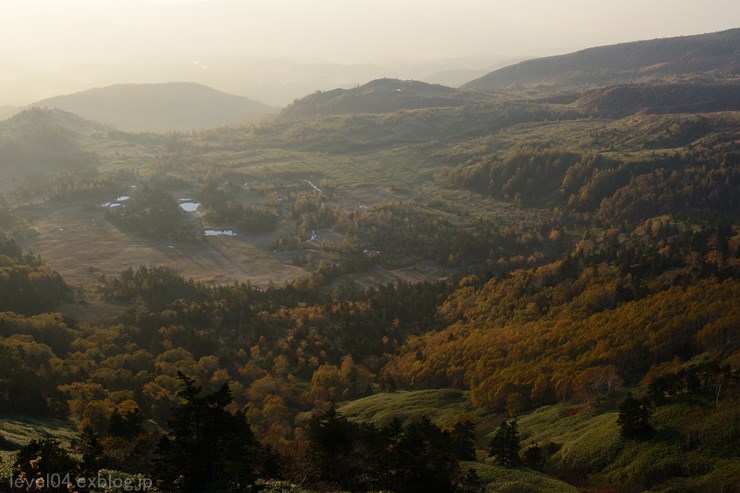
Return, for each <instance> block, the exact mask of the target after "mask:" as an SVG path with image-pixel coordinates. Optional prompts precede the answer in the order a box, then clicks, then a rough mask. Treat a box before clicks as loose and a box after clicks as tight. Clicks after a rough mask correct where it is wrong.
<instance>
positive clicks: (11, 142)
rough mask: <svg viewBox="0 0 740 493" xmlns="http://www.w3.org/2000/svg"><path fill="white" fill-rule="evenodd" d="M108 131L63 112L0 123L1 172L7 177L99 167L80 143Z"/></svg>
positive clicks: (30, 112) (33, 112) (28, 113)
mask: <svg viewBox="0 0 740 493" xmlns="http://www.w3.org/2000/svg"><path fill="white" fill-rule="evenodd" d="M106 130H107V128H106V127H105V126H104V125H101V124H97V123H93V122H89V121H87V120H85V119H83V118H80V117H79V116H77V115H73V114H71V113H68V112H65V111H62V110H46V109H40V108H31V109H27V110H24V111H22V112H20V113H18V114H17V115H15V116H14V117H12V118H9V119H7V120H5V121H2V122H0V172H2V173H4V174H5V175H4V176H6V177H7V176H11V175H14V174H27V173H29V172H34V171H64V170H69V169H73V168H81V167H84V166H87V165H91V164H97V162H98V159H97V157H96V156H95V155H94V154H92V153H90V152H87V151H85V150H83V149H82V146H81V145H80V141H81V140H82V139H83V138H85V137H89V136H93V135H96V134H100V133H102V132H105V131H106Z"/></svg>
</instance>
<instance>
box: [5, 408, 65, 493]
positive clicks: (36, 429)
mask: <svg viewBox="0 0 740 493" xmlns="http://www.w3.org/2000/svg"><path fill="white" fill-rule="evenodd" d="M0 437H2V438H3V439H4V441H5V442H6V444H7V445H12V446H14V447H15V446H21V445H25V444H27V443H28V442H30V441H32V440H35V439H42V438H47V437H51V438H56V439H58V440H60V441H61V442H62V443H63V444H64V445H66V446H69V444H70V443H71V442H72V440H74V439H75V437H76V431H75V426H74V424H73V423H71V422H69V421H60V420H50V419H33V418H26V417H0ZM15 456H16V452H14V451H12V450H1V451H0V482H2V481H4V480H6V479H7V478H9V477H10V474H11V472H12V469H13V463H14V462H15ZM0 489H1V488H0Z"/></svg>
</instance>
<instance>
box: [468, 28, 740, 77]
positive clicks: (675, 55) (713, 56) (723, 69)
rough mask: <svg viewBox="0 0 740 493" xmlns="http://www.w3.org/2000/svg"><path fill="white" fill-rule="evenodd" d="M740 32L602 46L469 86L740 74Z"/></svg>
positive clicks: (499, 72)
mask: <svg viewBox="0 0 740 493" xmlns="http://www.w3.org/2000/svg"><path fill="white" fill-rule="evenodd" d="M738 53H740V28H735V29H729V30H726V31H720V32H716V33H708V34H700V35H693V36H679V37H671V38H657V39H653V40H643V41H633V42H628V43H619V44H613V45H605V46H598V47H593V48H587V49H584V50H580V51H576V52H573V53H568V54H564V55H555V56H549V57H543V58H536V59H533V60H526V61H524V62H520V63H517V64H514V65H509V66H508V67H504V68H501V69H498V70H495V71H493V72H490V73H488V74H486V75H484V76H483V77H480V78H478V79H475V80H472V81H470V82H468V83H467V84H465V85H463V86H462V87H463V88H466V89H475V90H496V89H504V88H506V87H517V86H535V87H537V88H539V89H543V88H554V89H557V88H559V87H562V86H566V85H572V86H596V85H605V84H614V83H617V82H634V81H638V80H641V79H642V80H644V79H645V78H648V79H650V78H664V77H685V76H688V75H690V74H695V73H699V72H703V73H705V74H707V75H708V76H710V77H711V76H712V75H722V74H731V75H734V76H737V75H739V74H740V57H738Z"/></svg>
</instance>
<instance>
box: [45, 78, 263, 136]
mask: <svg viewBox="0 0 740 493" xmlns="http://www.w3.org/2000/svg"><path fill="white" fill-rule="evenodd" d="M30 106H31V107H49V108H58V109H61V110H65V111H69V112H70V113H74V114H77V115H80V116H82V117H83V118H85V119H88V120H94V121H99V122H103V123H106V124H109V125H112V126H114V127H116V128H118V129H120V130H124V131H129V132H132V131H133V132H142V131H144V132H169V131H191V130H202V129H206V128H214V127H220V126H226V125H234V124H248V123H254V122H256V121H259V120H260V119H261V118H262V117H263V116H264V115H268V114H270V113H274V112H275V111H276V110H275V108H272V107H270V106H267V105H265V104H263V103H260V102H257V101H253V100H251V99H248V98H245V97H242V96H234V95H231V94H227V93H224V92H221V91H217V90H216V89H212V88H210V87H208V86H204V85H202V84H197V83H193V82H166V83H158V84H115V85H112V86H106V87H97V88H93V89H88V90H86V91H81V92H78V93H74V94H69V95H65V96H55V97H52V98H48V99H43V100H41V101H38V102H36V103H33V104H31V105H30Z"/></svg>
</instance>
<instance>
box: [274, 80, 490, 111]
mask: <svg viewBox="0 0 740 493" xmlns="http://www.w3.org/2000/svg"><path fill="white" fill-rule="evenodd" d="M490 99H491V97H490V96H487V95H485V94H480V93H476V92H473V91H462V90H459V89H453V88H451V87H447V86H442V85H439V84H427V83H425V82H419V81H413V80H398V79H377V80H374V81H371V82H368V83H367V84H365V85H362V86H360V87H356V88H354V89H334V90H332V91H326V92H316V93H314V94H310V95H308V96H306V97H304V98H302V99H299V100H297V101H295V102H294V103H293V104H291V105H290V106H288V107H287V108H285V109H284V110H283V112H282V113H281V114H280V117H281V119H284V120H291V119H299V118H312V117H320V116H329V115H341V114H349V113H392V112H395V111H399V110H416V109H422V108H436V107H459V106H464V105H466V104H470V103H477V102H485V101H489V100H490Z"/></svg>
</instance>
